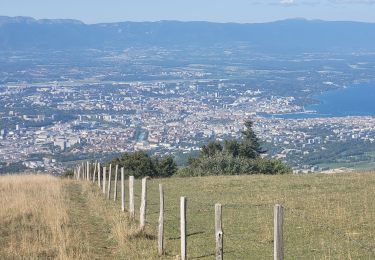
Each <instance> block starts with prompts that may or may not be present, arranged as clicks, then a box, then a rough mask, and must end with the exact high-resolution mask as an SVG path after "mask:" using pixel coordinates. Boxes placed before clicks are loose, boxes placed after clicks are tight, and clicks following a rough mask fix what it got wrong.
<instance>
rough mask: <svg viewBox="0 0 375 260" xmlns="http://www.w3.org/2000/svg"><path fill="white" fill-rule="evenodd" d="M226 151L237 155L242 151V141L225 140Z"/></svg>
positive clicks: (234, 155)
mask: <svg viewBox="0 0 375 260" xmlns="http://www.w3.org/2000/svg"><path fill="white" fill-rule="evenodd" d="M224 152H225V153H226V154H229V155H232V156H233V157H237V156H238V154H239V152H240V143H239V142H238V141H237V140H225V141H224Z"/></svg>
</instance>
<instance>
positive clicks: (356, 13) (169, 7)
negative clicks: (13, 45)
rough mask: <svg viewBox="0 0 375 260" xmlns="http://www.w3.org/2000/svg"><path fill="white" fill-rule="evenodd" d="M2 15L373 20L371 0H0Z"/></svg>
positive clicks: (88, 19) (97, 19) (105, 19)
mask: <svg viewBox="0 0 375 260" xmlns="http://www.w3.org/2000/svg"><path fill="white" fill-rule="evenodd" d="M0 9H1V12H0V15H2V16H10V17H15V16H27V17H34V18H35V19H75V20H80V21H83V22H84V23H86V24H95V23H111V22H119V21H130V22H140V21H150V22H154V21H165V20H172V21H183V22H184V21H207V22H219V23H263V22H272V21H279V20H285V19H294V18H304V19H308V20H325V21H354V22H371V23H374V22H375V16H374V15H373V14H374V13H375V0H326V1H321V0H265V1H258V0H236V1H235V2H234V1H230V0H219V1H215V2H214V1H212V0H205V1H201V0H189V1H187V0H180V1H174V0H158V1H151V0H138V1H121V2H119V1H116V0H107V1H102V0H91V1H89V0H80V1H74V0H65V1H62V0H50V1H43V0H33V1H27V0H11V1H10V0H0Z"/></svg>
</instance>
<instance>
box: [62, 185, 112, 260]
mask: <svg viewBox="0 0 375 260" xmlns="http://www.w3.org/2000/svg"><path fill="white" fill-rule="evenodd" d="M82 185H83V183H74V182H69V183H66V184H65V185H64V188H65V190H66V192H67V194H68V199H69V211H68V213H69V217H70V219H71V228H72V229H73V230H75V231H76V232H77V233H79V240H78V241H77V242H78V243H81V244H82V247H83V248H85V249H86V257H87V258H88V259H112V258H113V257H114V255H113V250H114V247H115V246H116V241H115V240H114V239H111V230H110V225H109V224H108V223H105V221H104V219H103V218H102V217H101V216H100V215H99V214H98V213H97V212H96V211H95V209H94V208H93V205H90V203H89V200H88V194H87V193H84V191H83V189H82Z"/></svg>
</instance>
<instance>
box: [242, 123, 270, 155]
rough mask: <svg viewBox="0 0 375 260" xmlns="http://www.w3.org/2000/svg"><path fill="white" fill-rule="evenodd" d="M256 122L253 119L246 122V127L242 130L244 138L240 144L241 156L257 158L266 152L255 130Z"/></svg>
mask: <svg viewBox="0 0 375 260" xmlns="http://www.w3.org/2000/svg"><path fill="white" fill-rule="evenodd" d="M253 125H254V123H253V122H252V121H251V120H248V121H246V122H245V127H246V129H245V130H243V131H242V135H243V139H242V140H241V142H240V146H239V156H242V157H246V158H250V159H255V158H257V157H259V156H260V155H261V154H263V153H265V151H264V150H263V149H262V147H261V145H260V142H259V139H258V137H257V135H256V134H255V132H254V130H253Z"/></svg>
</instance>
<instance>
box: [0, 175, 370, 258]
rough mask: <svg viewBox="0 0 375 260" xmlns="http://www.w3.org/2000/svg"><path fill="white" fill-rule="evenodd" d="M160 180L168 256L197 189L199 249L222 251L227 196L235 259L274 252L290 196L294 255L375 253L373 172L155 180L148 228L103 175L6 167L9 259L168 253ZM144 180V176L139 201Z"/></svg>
mask: <svg viewBox="0 0 375 260" xmlns="http://www.w3.org/2000/svg"><path fill="white" fill-rule="evenodd" d="M159 183H163V184H164V189H165V196H166V197H165V207H166V214H165V220H166V223H165V232H166V241H165V242H166V243H165V244H166V255H165V256H164V257H163V259H175V258H176V255H178V254H179V224H178V221H179V219H178V214H179V197H180V196H187V197H188V255H189V258H190V259H200V258H202V259H212V258H213V252H214V248H215V242H214V204H215V203H217V202H220V203H222V204H223V226H224V251H225V253H224V255H225V258H226V259H272V251H273V250H272V247H273V245H272V242H273V241H272V239H273V235H272V234H273V226H272V219H273V205H274V204H276V203H281V204H283V205H285V206H286V209H285V220H284V221H285V226H284V228H285V229H284V238H285V259H375V235H374V234H375V200H374V197H375V174H371V173H368V174H355V173H353V174H339V175H312V176H293V175H288V176H222V177H204V178H199V177H198V178H185V179H184V178H183V179H180V178H170V179H160V180H150V181H149V184H148V209H147V223H148V227H147V229H146V231H145V233H140V232H139V230H138V221H137V220H138V214H137V216H136V220H135V221H131V220H130V219H129V218H128V214H127V212H125V213H123V212H121V207H120V201H117V202H116V203H115V202H113V200H112V199H111V200H107V199H106V198H105V196H104V195H103V194H102V192H101V191H100V190H99V188H98V187H97V185H94V184H91V183H88V182H84V181H82V182H77V181H68V180H61V179H58V178H54V177H49V176H6V177H0V193H1V197H0V203H1V204H0V206H1V211H0V259H20V258H23V259H25V258H26V259H30V258H31V259H37V258H38V259H40V258H57V259H159V257H158V256H157V253H156V252H157V248H156V246H157V241H156V239H155V236H156V226H157V218H158V198H159V196H158V184H159ZM140 186H141V185H140V181H139V180H138V181H136V187H135V191H136V210H138V209H139V204H140V201H139V199H140ZM126 192H127V184H126ZM126 194H127V193H126ZM118 195H120V188H118ZM118 198H119V196H118ZM126 199H128V197H126ZM126 202H127V204H128V200H127V201H126Z"/></svg>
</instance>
